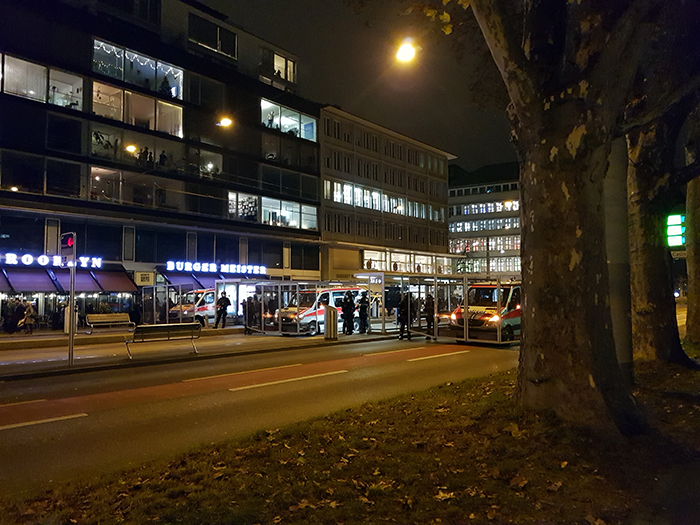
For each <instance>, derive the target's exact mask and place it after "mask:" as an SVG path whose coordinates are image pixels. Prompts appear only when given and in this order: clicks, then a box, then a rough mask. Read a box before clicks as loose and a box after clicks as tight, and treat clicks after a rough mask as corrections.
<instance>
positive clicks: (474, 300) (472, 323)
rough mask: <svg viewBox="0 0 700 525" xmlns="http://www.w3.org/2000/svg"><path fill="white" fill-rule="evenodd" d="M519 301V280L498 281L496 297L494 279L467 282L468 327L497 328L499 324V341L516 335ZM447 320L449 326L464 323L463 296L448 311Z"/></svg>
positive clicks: (458, 325)
mask: <svg viewBox="0 0 700 525" xmlns="http://www.w3.org/2000/svg"><path fill="white" fill-rule="evenodd" d="M520 301H521V286H520V283H519V282H509V283H501V285H500V298H499V285H498V283H495V282H484V283H476V284H473V285H471V286H470V287H469V291H468V295H467V304H468V305H469V306H468V308H469V311H468V318H469V331H470V332H475V333H479V332H497V331H498V327H499V326H500V327H501V340H502V341H512V340H514V339H515V338H516V337H520V319H521V316H520ZM499 305H500V311H499ZM450 324H451V325H452V327H453V328H462V327H463V326H464V300H462V302H461V304H460V305H459V307H457V308H456V309H455V310H454V311H453V312H452V314H451V315H450Z"/></svg>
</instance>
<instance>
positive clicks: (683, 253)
mask: <svg viewBox="0 0 700 525" xmlns="http://www.w3.org/2000/svg"><path fill="white" fill-rule="evenodd" d="M687 255H688V252H687V251H685V250H677V251H675V250H674V251H672V252H671V257H673V258H674V259H685V258H686V256H687Z"/></svg>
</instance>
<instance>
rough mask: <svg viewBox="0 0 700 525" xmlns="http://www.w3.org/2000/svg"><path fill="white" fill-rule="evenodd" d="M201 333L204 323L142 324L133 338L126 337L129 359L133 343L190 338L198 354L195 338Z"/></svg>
mask: <svg viewBox="0 0 700 525" xmlns="http://www.w3.org/2000/svg"><path fill="white" fill-rule="evenodd" d="M201 333H202V325H201V324H199V323H173V324H142V325H139V326H137V327H136V328H135V329H134V331H133V332H132V333H131V339H129V338H127V339H126V341H125V343H126V353H127V354H129V359H132V357H131V350H129V345H130V344H132V343H146V342H149V341H171V340H173V339H189V340H190V341H191V342H192V348H193V349H194V353H195V354H198V353H199V352H198V351H197V346H196V345H195V344H194V340H195V339H199V336H200V335H201Z"/></svg>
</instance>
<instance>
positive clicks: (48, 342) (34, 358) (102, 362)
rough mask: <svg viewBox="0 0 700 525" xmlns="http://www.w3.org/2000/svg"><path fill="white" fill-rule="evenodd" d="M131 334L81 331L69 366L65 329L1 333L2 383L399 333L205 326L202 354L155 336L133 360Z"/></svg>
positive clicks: (186, 343)
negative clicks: (334, 336)
mask: <svg viewBox="0 0 700 525" xmlns="http://www.w3.org/2000/svg"><path fill="white" fill-rule="evenodd" d="M125 335H126V334H125V333H124V332H120V333H115V332H112V333H103V334H94V335H87V334H85V333H84V332H83V333H79V334H76V336H75V340H74V354H73V357H74V364H73V367H69V366H68V336H67V335H65V334H61V333H43V334H42V333H37V332H35V333H34V334H33V335H20V336H12V335H6V336H3V337H0V382H2V381H10V380H16V379H22V378H27V379H30V378H35V377H44V376H51V375H64V374H71V373H78V372H87V371H95V370H109V369H116V368H127V367H136V366H146V365H157V364H166V363H175V362H183V361H190V360H194V359H213V358H217V357H229V356H231V355H236V354H239V355H240V354H251V353H264V352H277V351H283V350H292V349H297V348H315V347H323V346H332V345H339V344H352V343H362V342H372V341H383V340H388V339H395V338H396V335H395V334H393V335H392V334H384V335H382V334H353V335H338V340H337V341H330V340H326V339H324V337H323V335H318V336H315V337H309V336H306V335H300V336H297V335H289V336H282V335H279V334H252V335H244V334H243V328H242V327H238V326H236V327H232V328H224V329H216V330H215V329H213V328H203V329H202V333H201V337H200V338H199V339H195V340H194V343H195V345H196V347H197V350H198V351H199V353H198V354H195V353H194V352H193V348H192V342H191V341H190V340H189V339H187V340H173V341H152V342H146V343H135V344H131V345H130V349H131V353H132V355H133V359H132V360H130V359H129V358H128V356H127V353H126V345H125V343H124V341H125Z"/></svg>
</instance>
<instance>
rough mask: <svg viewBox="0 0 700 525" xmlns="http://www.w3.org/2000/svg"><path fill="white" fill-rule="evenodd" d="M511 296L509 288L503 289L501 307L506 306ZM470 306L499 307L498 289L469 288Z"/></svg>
mask: <svg viewBox="0 0 700 525" xmlns="http://www.w3.org/2000/svg"><path fill="white" fill-rule="evenodd" d="M509 294H510V288H509V287H505V286H504V287H501V306H505V302H506V299H507V298H508V295H509ZM469 306H490V307H491V306H492V307H498V287H496V286H493V287H490V286H489V287H486V286H478V287H472V288H469Z"/></svg>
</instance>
